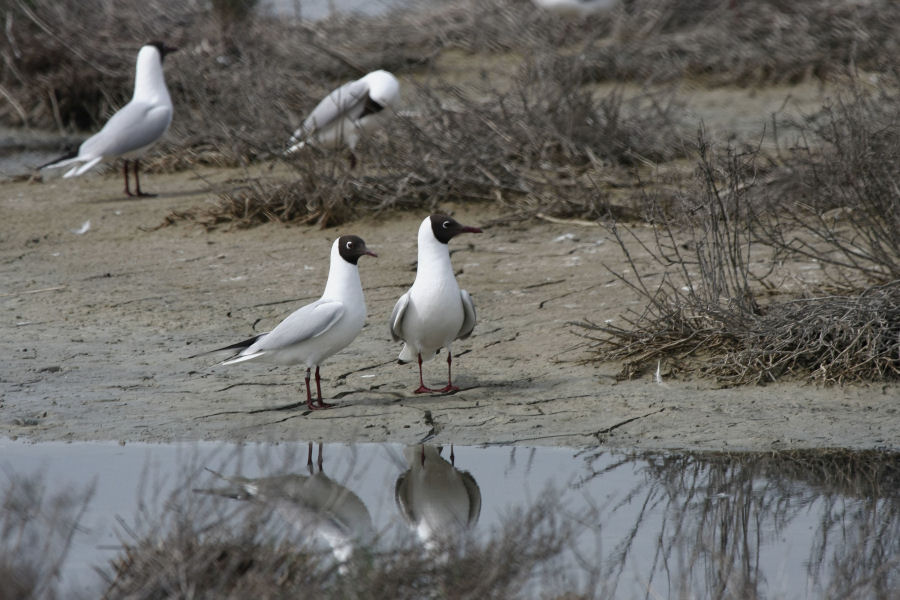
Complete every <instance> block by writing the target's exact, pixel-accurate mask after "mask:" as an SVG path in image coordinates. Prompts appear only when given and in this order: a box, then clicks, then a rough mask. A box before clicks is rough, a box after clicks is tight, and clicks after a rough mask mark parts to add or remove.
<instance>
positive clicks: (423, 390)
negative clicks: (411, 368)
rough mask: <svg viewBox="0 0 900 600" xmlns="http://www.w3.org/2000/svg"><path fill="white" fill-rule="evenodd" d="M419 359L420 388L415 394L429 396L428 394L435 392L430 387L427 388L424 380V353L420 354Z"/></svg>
mask: <svg viewBox="0 0 900 600" xmlns="http://www.w3.org/2000/svg"><path fill="white" fill-rule="evenodd" d="M418 357H419V387H418V388H417V389H416V390H415V391H414V392H413V393H414V394H427V393H428V392H433V391H434V390H433V389H431V388H428V387H425V380H424V379H422V353H421V352H420V353H419V354H418Z"/></svg>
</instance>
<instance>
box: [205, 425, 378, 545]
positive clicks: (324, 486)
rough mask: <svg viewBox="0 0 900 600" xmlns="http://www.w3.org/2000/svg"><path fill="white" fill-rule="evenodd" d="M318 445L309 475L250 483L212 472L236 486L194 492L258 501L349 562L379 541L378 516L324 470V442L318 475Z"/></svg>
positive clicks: (308, 456) (309, 467)
mask: <svg viewBox="0 0 900 600" xmlns="http://www.w3.org/2000/svg"><path fill="white" fill-rule="evenodd" d="M312 456H313V444H312V442H310V444H309V449H308V454H307V468H308V469H309V475H308V476H307V475H299V474H287V475H275V476H272V477H259V478H254V479H249V478H245V477H227V476H225V475H222V474H220V473H216V472H215V471H212V470H210V471H211V472H212V473H213V474H214V475H216V476H217V477H219V478H221V479H223V480H225V481H227V482H228V483H230V484H231V485H229V486H228V487H223V488H216V489H206V490H194V491H195V492H199V493H205V494H212V495H217V496H224V497H227V498H234V499H236V500H253V501H256V502H259V503H261V504H262V505H264V506H266V507H268V508H270V509H272V510H273V511H274V512H275V513H277V514H278V515H279V516H280V517H281V518H283V519H284V520H285V521H287V522H289V523H290V524H291V525H293V526H294V527H295V528H297V530H299V531H301V532H302V533H304V534H307V533H308V534H311V535H313V536H315V537H316V538H318V539H320V540H322V541H324V542H325V543H327V544H328V546H330V547H331V550H332V553H333V554H334V557H335V558H336V559H337V560H338V561H339V562H345V561H347V560H348V559H349V558H350V557H351V556H352V554H353V549H354V546H355V545H357V544H360V543H368V542H370V541H371V540H372V538H373V537H374V528H373V526H372V517H371V516H370V515H369V511H368V510H367V509H366V505H365V504H364V503H363V501H362V500H360V498H359V496H357V495H356V494H354V493H353V492H352V491H350V490H349V489H348V488H347V487H345V486H343V485H341V484H339V483H337V482H335V481H334V480H333V479H331V478H330V477H328V476H327V475H325V473H324V472H323V471H322V444H321V443H320V444H319V450H318V457H317V460H316V465H315V466H316V467H318V472H316V470H315V468H314V467H313V458H312Z"/></svg>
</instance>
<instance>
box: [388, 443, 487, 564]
mask: <svg viewBox="0 0 900 600" xmlns="http://www.w3.org/2000/svg"><path fill="white" fill-rule="evenodd" d="M403 454H404V456H405V457H406V462H407V464H408V465H409V469H407V470H406V471H405V472H404V473H403V474H401V475H400V477H399V478H398V479H397V483H396V485H395V487H394V499H395V500H396V502H397V507H398V508H399V509H400V512H401V514H402V515H403V517H404V518H405V519H406V521H407V522H408V523H409V525H410V527H411V528H412V529H413V531H415V533H416V535H417V536H418V537H419V539H420V540H421V541H422V543H423V544H424V545H425V547H426V548H427V549H428V550H429V551H433V550H435V549H436V548H437V547H438V546H439V543H440V542H442V541H448V538H449V539H452V538H453V537H454V536H458V535H460V534H463V533H465V532H467V531H468V530H469V529H471V528H472V527H473V526H474V525H475V523H476V522H477V521H478V517H479V515H480V514H481V491H480V490H479V489H478V484H477V483H475V479H474V478H473V477H472V476H471V475H470V474H469V473H468V472H467V471H460V470H459V469H457V468H456V466H455V456H454V454H453V446H451V447H450V462H447V461H446V460H444V458H443V457H441V448H440V447H437V446H429V445H424V444H423V445H415V446H407V447H406V448H404V449H403Z"/></svg>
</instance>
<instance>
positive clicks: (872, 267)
mask: <svg viewBox="0 0 900 600" xmlns="http://www.w3.org/2000/svg"><path fill="white" fill-rule="evenodd" d="M853 106H854V107H855V108H852V109H850V108H849V105H847V108H848V110H849V111H850V112H851V113H853V112H854V111H861V112H859V113H857V116H858V117H859V116H861V115H863V114H865V115H868V118H858V119H856V120H855V121H854V123H853V125H854V126H851V127H838V123H837V122H836V121H834V120H828V119H826V122H827V123H830V124H831V127H829V128H827V131H829V132H832V133H834V134H835V136H834V137H833V138H832V139H830V140H829V141H830V144H831V148H832V149H834V148H840V149H841V151H831V150H829V147H828V146H827V145H826V147H825V149H824V150H823V151H822V152H821V153H819V154H816V155H815V158H814V159H813V160H812V161H810V160H808V158H803V159H802V160H800V161H796V162H794V163H792V164H790V165H789V166H788V167H787V170H788V171H790V172H792V173H795V174H796V173H800V177H801V180H802V177H803V176H804V175H810V174H812V175H811V177H812V178H811V179H810V180H807V181H812V182H816V183H818V184H819V185H818V186H817V187H815V188H811V189H810V195H811V196H815V197H817V198H819V200H817V201H816V202H812V201H804V200H802V199H801V200H796V201H795V200H793V199H790V198H781V197H779V198H778V201H777V202H775V201H771V199H769V198H768V197H767V191H766V189H765V180H757V178H756V177H757V171H756V169H755V166H756V165H757V164H758V162H759V159H760V154H759V152H758V151H751V152H745V153H738V152H736V151H735V150H733V149H729V150H728V151H726V152H725V153H723V154H718V153H716V152H714V151H712V149H711V148H710V147H709V145H708V144H707V143H706V142H705V141H704V139H703V136H702V135H701V138H700V143H699V146H700V149H701V156H700V161H699V167H698V171H697V173H698V179H699V183H700V185H702V186H703V187H702V191H700V192H699V194H698V196H697V198H698V200H697V201H696V202H694V201H692V200H690V198H691V197H692V194H691V193H688V194H686V195H685V197H684V198H683V199H682V206H681V207H680V210H677V211H673V214H674V213H678V214H680V215H681V217H680V218H677V219H676V217H674V216H672V214H665V213H662V212H659V211H657V212H656V213H655V214H656V215H657V216H656V222H657V225H656V231H657V237H656V238H655V243H654V244H653V245H646V244H644V245H643V246H642V250H643V251H644V252H646V254H647V255H649V256H650V257H651V260H652V261H653V262H654V263H655V264H656V265H658V266H659V267H660V269H661V271H662V273H663V275H662V277H661V278H659V279H657V280H652V279H651V278H650V277H649V276H644V275H641V269H639V268H638V267H637V266H636V265H635V262H634V260H633V258H632V255H631V251H630V250H629V247H630V246H631V245H632V244H631V242H630V241H629V240H628V238H633V239H634V240H638V238H637V237H636V236H634V235H633V234H632V235H630V236H629V235H628V230H627V229H626V230H625V232H626V233H625V234H623V233H622V231H621V228H620V227H619V226H616V225H612V227H611V231H612V233H613V234H614V235H615V237H616V239H617V240H618V242H619V244H620V246H621V248H622V250H623V251H624V252H625V254H626V256H627V257H628V260H629V263H630V265H631V267H632V270H633V272H634V275H631V276H627V277H626V276H625V275H624V274H621V273H615V275H616V276H617V277H619V279H621V280H622V281H623V282H625V283H626V284H627V285H629V286H630V287H631V288H632V289H633V290H635V291H637V292H638V294H640V295H641V296H642V297H644V298H645V300H646V301H647V302H648V305H647V307H646V308H645V309H644V310H643V311H641V312H631V313H629V314H627V315H625V316H624V321H625V324H624V325H618V324H615V323H604V324H598V323H593V322H583V323H579V325H580V326H581V327H582V328H583V330H584V331H585V332H586V333H585V335H586V337H587V338H588V339H589V340H590V345H591V347H592V348H594V350H595V351H596V355H595V358H597V359H599V360H622V361H623V362H624V367H623V370H622V373H621V376H622V377H633V376H635V375H637V374H639V373H642V372H644V371H645V370H646V369H648V368H653V367H657V366H658V365H659V364H660V363H661V362H662V361H667V363H671V367H672V370H673V371H677V370H679V369H684V370H689V371H699V372H701V373H704V374H707V375H711V376H714V377H717V378H718V379H719V380H720V381H722V382H723V383H726V384H742V383H763V382H767V381H774V380H775V379H778V378H780V377H784V376H794V377H805V378H809V379H811V380H818V381H821V382H824V383H829V384H830V383H844V382H856V381H872V380H885V379H896V378H897V377H898V375H900V280H897V279H891V277H893V273H894V269H895V268H896V264H897V261H898V260H900V254H898V250H900V247H898V246H897V245H896V238H897V230H896V219H897V214H898V212H900V205H898V202H900V199H898V196H897V194H896V189H897V187H896V183H895V182H896V181H897V179H896V177H897V173H895V171H896V169H897V168H898V167H897V166H896V164H897V163H896V162H895V161H892V160H884V158H885V157H888V158H889V157H891V156H893V154H894V153H895V152H900V136H894V141H892V142H890V143H887V147H885V146H884V144H885V143H886V139H891V138H890V137H887V138H886V136H885V135H883V134H879V133H880V132H881V131H882V127H883V125H884V122H883V121H882V120H879V119H877V118H874V116H873V114H872V113H870V112H866V109H865V106H866V105H853ZM894 113H895V114H896V109H894ZM842 114H846V113H842ZM891 122H893V120H892V121H891ZM888 129H890V128H888ZM866 131H868V132H869V134H866V133H864V132H866ZM810 133H812V132H810ZM872 140H877V142H878V143H877V144H873V143H872ZM876 148H878V149H879V150H877V151H876ZM801 154H802V153H801ZM810 155H811V154H810V153H806V155H805V156H806V157H809V156H810ZM848 156H852V157H854V159H852V160H851V159H849V158H848ZM763 162H766V163H768V162H769V161H767V160H764V161H763ZM848 162H849V163H850V164H849V165H848V164H847V163H848ZM810 165H814V166H815V168H810ZM817 174H818V175H817ZM825 174H827V175H825ZM836 203H837V205H838V207H839V208H841V209H842V210H846V211H848V212H849V213H850V214H852V215H853V217H852V219H833V218H830V217H828V216H827V214H826V211H833V210H834V207H835V205H836ZM810 214H812V215H815V216H816V218H810ZM892 227H893V228H894V229H893V230H891V228H892ZM797 254H800V255H801V256H804V257H806V258H808V259H812V260H816V261H821V263H822V264H823V265H824V266H825V267H826V268H827V269H831V270H833V271H835V272H836V273H838V275H830V276H827V279H828V280H829V281H840V282H841V283H842V284H844V287H843V288H842V289H843V290H844V292H843V293H840V294H835V293H828V292H826V291H825V290H826V289H827V287H826V285H825V284H824V282H821V281H820V282H818V283H816V282H808V283H807V284H806V297H804V298H801V299H790V300H784V299H783V296H784V294H783V293H782V292H781V291H780V290H779V288H780V287H781V283H780V282H779V281H777V280H775V279H774V278H773V272H774V271H775V270H776V266H777V261H780V260H781V258H783V257H784V256H786V255H789V256H796V255H797ZM779 277H783V276H779ZM765 296H771V297H773V298H775V299H774V300H773V301H770V302H768V303H765V302H764V301H763V298H764V297H765Z"/></svg>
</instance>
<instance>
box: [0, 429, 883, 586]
mask: <svg viewBox="0 0 900 600" xmlns="http://www.w3.org/2000/svg"><path fill="white" fill-rule="evenodd" d="M320 461H321V463H320ZM320 464H321V466H320ZM216 473H218V474H220V475H217V474H216ZM236 476H240V477H241V478H236ZM898 484H900V470H898V456H897V455H896V454H885V453H878V452H874V451H873V452H856V453H851V452H847V451H804V452H791V453H786V454H774V453H769V454H728V455H725V454H718V453H705V454H677V453H665V454H664V453H623V452H610V451H603V450H588V451H585V450H582V451H578V450H573V449H567V448H545V447H541V448H527V447H485V448H477V447H459V446H456V447H454V448H452V454H451V448H450V447H444V448H439V447H435V446H425V447H422V446H410V447H403V446H400V445H392V444H360V445H354V446H348V445H342V444H324V445H319V444H316V445H312V444H305V443H279V444H244V445H240V444H230V443H219V442H199V443H185V444H168V445H167V444H160V445H151V444H137V443H134V444H127V445H119V444H115V443H70V444H65V443H41V444H30V443H25V442H22V441H11V440H0V499H2V501H3V502H2V504H0V531H5V532H6V533H5V535H4V538H3V540H2V542H0V565H2V563H3V562H4V561H10V560H13V561H19V562H18V563H16V562H13V566H16V565H19V566H22V565H23V564H28V565H31V566H32V567H34V569H36V570H35V573H37V575H36V577H38V578H40V577H41V574H42V573H43V577H44V579H47V580H50V581H52V579H51V578H49V577H47V574H48V573H49V572H51V570H52V564H53V562H54V561H56V560H57V559H59V560H61V565H62V566H61V570H60V573H61V579H60V581H59V582H58V583H57V584H55V585H56V586H57V587H58V589H59V590H60V591H62V592H63V597H96V596H98V595H99V594H100V592H99V591H98V590H100V589H102V583H101V580H100V577H99V576H98V575H97V574H96V572H95V570H94V567H100V568H101V569H105V570H106V571H107V572H109V564H108V563H109V561H110V560H111V559H113V558H114V557H116V556H117V554H118V553H119V551H120V549H121V547H122V541H123V540H124V541H125V542H126V543H134V542H136V541H137V539H135V537H137V538H138V539H141V538H143V536H150V535H161V534H162V533H163V532H164V530H165V529H166V527H167V523H170V522H171V520H172V519H171V518H167V516H166V515H169V516H171V514H173V511H174V513H177V514H179V515H185V514H188V515H196V518H197V519H198V521H199V520H203V521H204V523H206V524H209V523H216V522H217V521H216V519H219V521H218V522H219V523H220V524H219V525H218V527H225V526H226V525H223V523H230V524H233V523H235V522H236V521H238V520H240V519H246V518H248V515H251V514H255V515H257V516H258V515H259V514H260V511H259V510H257V512H255V513H254V511H253V510H250V509H246V510H244V508H245V507H256V509H261V511H262V513H263V514H265V515H266V519H267V524H266V528H264V529H265V530H266V531H270V532H271V533H273V535H276V536H280V537H281V538H282V539H283V540H288V541H292V542H294V543H298V544H299V543H302V540H307V541H310V542H311V543H313V544H314V545H315V546H316V547H318V548H320V549H322V551H323V555H322V556H323V557H324V560H331V561H338V562H340V561H343V560H347V559H348V558H349V557H351V556H352V554H353V552H354V550H355V548H356V547H357V546H358V544H363V543H375V544H377V545H379V546H382V547H383V546H386V545H388V544H396V543H406V544H418V546H419V547H421V551H422V552H423V553H429V552H431V553H433V554H435V555H438V554H439V553H440V552H441V550H438V548H443V547H444V546H442V545H441V543H440V542H441V536H442V535H444V534H457V533H463V532H466V531H470V532H471V534H472V535H473V536H474V538H475V540H484V539H487V538H489V537H490V536H496V535H498V532H499V531H500V530H501V529H502V526H503V524H504V523H507V524H508V523H509V522H510V519H511V515H513V514H514V513H515V509H517V508H521V509H529V508H532V507H537V510H536V511H533V513H532V517H533V518H532V521H529V522H530V523H531V524H532V526H534V527H536V528H544V530H545V531H547V532H551V531H552V532H555V533H556V534H557V535H558V536H559V538H558V539H562V540H564V543H563V544H562V550H561V552H560V553H559V554H555V555H553V556H551V557H550V558H548V559H547V561H548V562H547V564H546V565H542V566H543V567H546V568H544V569H539V570H536V571H535V573H538V574H537V575H535V581H534V582H533V584H531V585H529V586H528V588H527V590H528V591H527V593H528V594H529V595H530V594H534V595H536V596H539V595H540V594H541V592H542V591H547V592H557V593H558V592H560V591H565V590H580V591H587V592H589V593H596V594H597V595H598V596H602V597H610V596H615V597H623V598H632V597H642V598H643V597H720V596H732V597H733V596H735V595H736V596H739V597H790V598H806V597H810V598H818V597H841V598H847V597H860V598H862V597H879V596H880V595H883V594H884V593H887V594H890V590H896V589H900V575H898V573H900V568H898V563H900V485H898ZM90 491H92V493H89V492H90ZM251 497H252V500H251ZM323 514H324V517H323V516H322V515H323ZM210 515H213V517H215V518H211V517H210ZM542 518H545V519H546V520H545V522H537V523H535V521H534V519H538V521H540V519H542ZM76 520H77V527H76V528H75V529H74V533H73V534H72V540H71V545H70V547H69V548H68V551H67V552H66V551H65V545H66V544H65V538H66V535H67V532H69V531H71V523H72V522H74V521H76ZM517 523H518V524H517ZM511 526H514V527H520V526H521V521H519V522H513V524H512V525H511ZM214 527H216V526H215V525H214ZM566 532H569V533H568V534H567V533H566ZM567 536H568V537H567ZM536 539H538V540H540V539H543V538H541V537H540V536H538V537H537V538H536ZM22 561H25V562H24V563H23V562H22ZM23 572H24V571H23Z"/></svg>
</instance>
